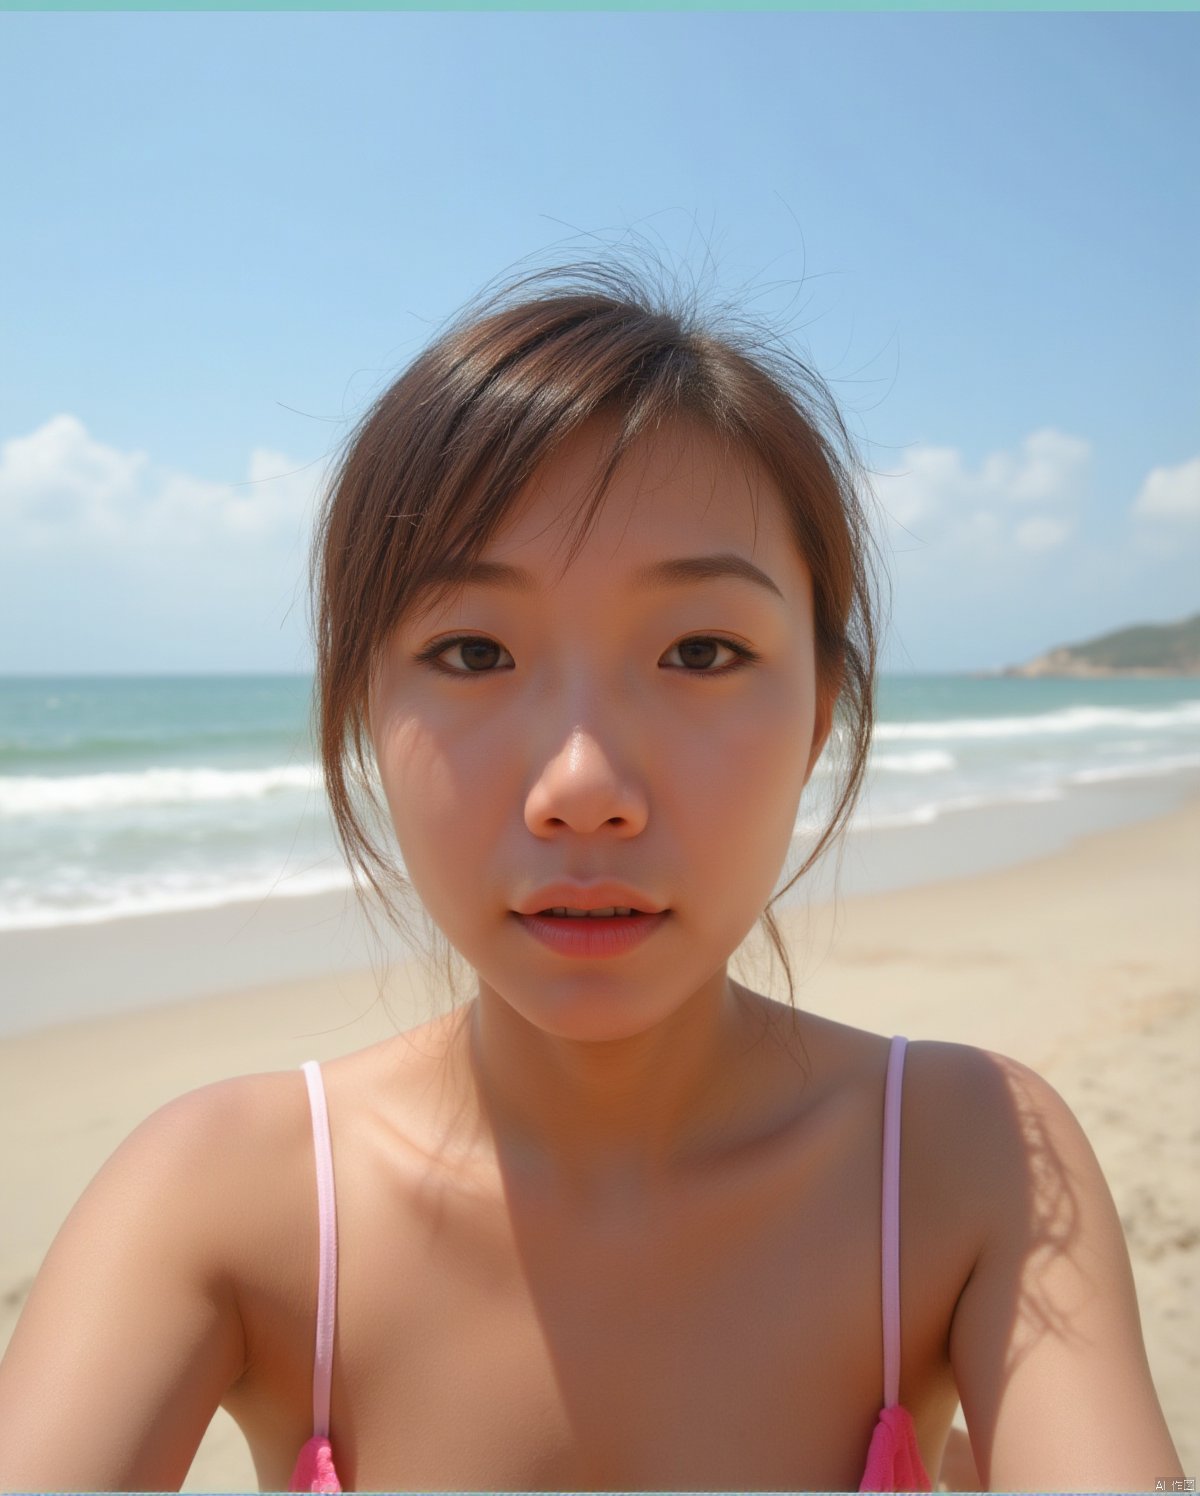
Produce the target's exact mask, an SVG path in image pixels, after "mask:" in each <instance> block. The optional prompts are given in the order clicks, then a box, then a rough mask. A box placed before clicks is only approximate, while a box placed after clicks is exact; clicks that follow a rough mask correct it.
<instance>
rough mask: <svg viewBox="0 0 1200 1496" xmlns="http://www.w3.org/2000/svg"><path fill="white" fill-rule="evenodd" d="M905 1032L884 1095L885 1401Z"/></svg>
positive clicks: (893, 1357)
mask: <svg viewBox="0 0 1200 1496" xmlns="http://www.w3.org/2000/svg"><path fill="white" fill-rule="evenodd" d="M907 1044H908V1040H907V1039H906V1038H905V1037H904V1036H903V1035H902V1034H896V1035H895V1036H894V1037H893V1039H892V1048H891V1052H890V1053H889V1055H888V1068H887V1085H886V1087H885V1090H884V1095H883V1253H882V1256H883V1405H884V1407H885V1408H892V1407H895V1405H896V1403H897V1402H898V1401H899V1398H900V1100H901V1096H902V1093H903V1085H904V1050H905V1047H906V1046H907Z"/></svg>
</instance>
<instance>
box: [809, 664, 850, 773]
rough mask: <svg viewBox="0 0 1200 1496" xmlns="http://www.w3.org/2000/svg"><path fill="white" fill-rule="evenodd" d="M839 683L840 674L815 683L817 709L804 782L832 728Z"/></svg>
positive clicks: (814, 766)
mask: <svg viewBox="0 0 1200 1496" xmlns="http://www.w3.org/2000/svg"><path fill="white" fill-rule="evenodd" d="M841 683H842V682H841V676H840V675H839V676H838V678H837V679H836V680H833V681H829V680H827V681H823V682H818V683H817V710H816V716H815V717H814V718H813V737H812V751H811V752H810V753H809V755H808V767H807V768H806V769H805V771H804V783H805V784H807V783H808V781H809V779H810V778H811V777H812V771H813V770H814V769H815V768H816V767H817V760H818V759H819V758H820V757H821V754H822V752H823V750H824V748H825V744H826V742H827V741H828V739H829V734H830V733H831V732H832V730H833V712H834V707H835V706H836V705H837V699H838V696H839V695H840V694H841Z"/></svg>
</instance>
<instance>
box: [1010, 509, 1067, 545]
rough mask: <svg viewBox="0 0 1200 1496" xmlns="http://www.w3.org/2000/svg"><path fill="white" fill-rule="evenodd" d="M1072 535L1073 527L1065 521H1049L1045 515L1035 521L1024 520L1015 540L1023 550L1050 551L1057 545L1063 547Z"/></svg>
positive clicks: (1017, 530)
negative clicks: (1064, 542)
mask: <svg viewBox="0 0 1200 1496" xmlns="http://www.w3.org/2000/svg"><path fill="white" fill-rule="evenodd" d="M1070 534H1071V526H1070V525H1068V524H1066V523H1065V522H1064V521H1063V520H1061V519H1047V518H1046V517H1045V515H1039V516H1037V517H1036V518H1034V519H1026V520H1022V521H1021V523H1020V524H1019V525H1018V526H1017V528H1016V532H1015V536H1014V538H1015V539H1016V542H1017V544H1018V545H1019V546H1020V547H1021V548H1022V550H1026V551H1049V550H1053V549H1054V547H1055V546H1056V545H1062V543H1063V541H1064V540H1066V538H1067V537H1068V536H1069V535H1070Z"/></svg>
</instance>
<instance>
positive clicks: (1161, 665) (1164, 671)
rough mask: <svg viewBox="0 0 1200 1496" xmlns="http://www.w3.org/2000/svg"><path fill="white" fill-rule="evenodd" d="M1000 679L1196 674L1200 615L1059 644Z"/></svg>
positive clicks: (1199, 672) (1199, 671)
mask: <svg viewBox="0 0 1200 1496" xmlns="http://www.w3.org/2000/svg"><path fill="white" fill-rule="evenodd" d="M997 673H998V674H1000V675H1024V676H1036V675H1066V676H1076V677H1079V678H1089V677H1092V678H1094V677H1097V676H1137V675H1141V676H1153V675H1200V613H1195V614H1193V615H1192V617H1191V618H1184V619H1181V620H1180V621H1179V622H1178V623H1137V624H1134V625H1133V626H1132V627H1130V628H1124V629H1117V630H1116V631H1115V632H1114V633H1111V634H1101V635H1100V636H1099V638H1096V639H1088V640H1085V641H1084V642H1083V643H1082V644H1061V645H1059V646H1057V647H1056V648H1055V649H1051V650H1049V651H1048V652H1047V653H1046V654H1044V655H1039V656H1038V657H1037V659H1036V660H1030V661H1029V662H1028V664H1025V665H1009V666H1007V667H1006V668H1005V669H1003V670H1000V671H999V672H997Z"/></svg>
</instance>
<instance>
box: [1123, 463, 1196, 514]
mask: <svg viewBox="0 0 1200 1496" xmlns="http://www.w3.org/2000/svg"><path fill="white" fill-rule="evenodd" d="M1132 512H1133V514H1134V516H1135V517H1136V518H1137V519H1143V520H1163V521H1168V522H1170V521H1180V520H1182V521H1185V522H1186V521H1189V520H1192V521H1195V520H1200V457H1193V458H1192V459H1191V460H1190V461H1189V462H1181V463H1180V464H1179V465H1178V466H1177V467H1169V468H1168V467H1157V468H1152V469H1151V471H1150V472H1149V473H1148V474H1147V476H1146V479H1145V481H1144V482H1143V484H1142V486H1141V488H1139V489H1138V492H1137V497H1136V498H1135V499H1134V501H1133V511H1132Z"/></svg>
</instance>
